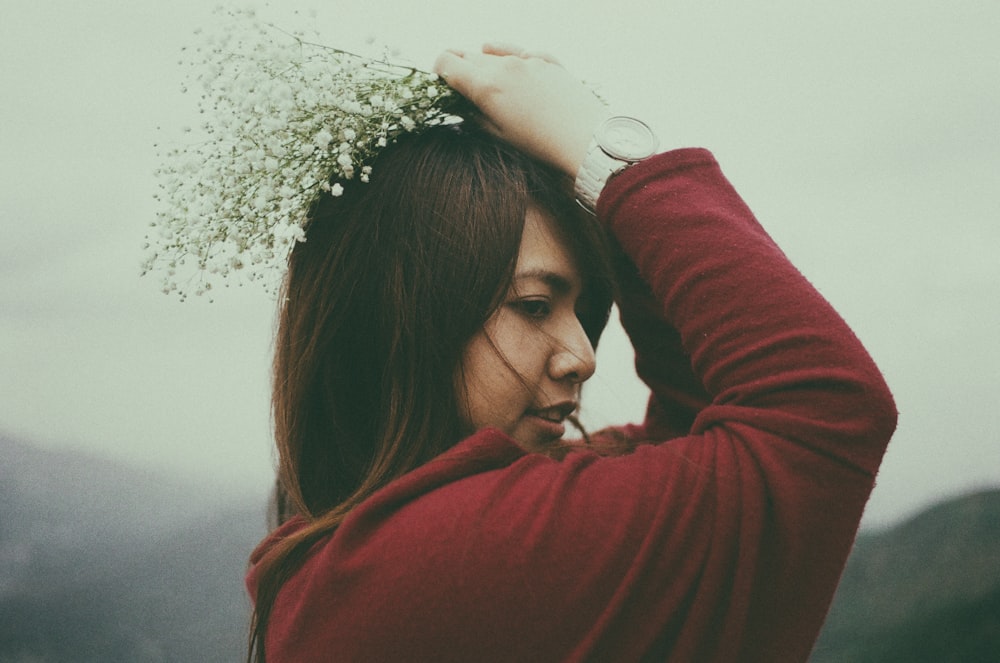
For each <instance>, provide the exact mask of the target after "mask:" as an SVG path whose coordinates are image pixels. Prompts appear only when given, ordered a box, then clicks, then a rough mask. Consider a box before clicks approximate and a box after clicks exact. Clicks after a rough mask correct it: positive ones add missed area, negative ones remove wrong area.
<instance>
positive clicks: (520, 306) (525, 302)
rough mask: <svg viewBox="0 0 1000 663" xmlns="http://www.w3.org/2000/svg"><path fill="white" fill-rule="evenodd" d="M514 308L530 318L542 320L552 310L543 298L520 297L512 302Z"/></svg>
mask: <svg viewBox="0 0 1000 663" xmlns="http://www.w3.org/2000/svg"><path fill="white" fill-rule="evenodd" d="M514 308H516V309H517V310H518V311H520V312H521V313H522V314H523V315H525V316H526V317H528V318H530V319H532V320H544V319H545V318H547V317H548V316H549V313H551V312H552V308H551V307H550V306H549V303H548V302H547V301H545V300H544V299H521V300H518V301H516V302H514Z"/></svg>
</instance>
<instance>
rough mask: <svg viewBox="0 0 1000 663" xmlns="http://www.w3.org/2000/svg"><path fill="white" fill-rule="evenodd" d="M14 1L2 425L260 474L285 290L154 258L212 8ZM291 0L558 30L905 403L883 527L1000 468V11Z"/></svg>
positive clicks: (125, 453) (612, 405)
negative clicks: (236, 284) (159, 188)
mask: <svg viewBox="0 0 1000 663" xmlns="http://www.w3.org/2000/svg"><path fill="white" fill-rule="evenodd" d="M0 6H2V17H3V18H2V21H0V182H2V184H0V430H2V431H6V432H8V433H11V434H15V435H18V436H21V437H24V438H26V439H28V440H33V441H35V442H38V443H39V444H43V445H47V446H73V447H79V448H86V449H89V450H92V451H93V452H95V453H99V454H102V455H107V456H111V457H115V458H119V459H124V460H126V461H128V462H130V463H133V464H137V465H144V466H153V467H158V468H162V469H163V470H164V471H167V472H171V473H183V474H184V475H186V476H189V477H194V478H198V479H204V480H205V481H206V482H209V485H210V486H212V487H213V488H218V489H219V490H220V491H224V492H230V493H231V492H233V491H256V492H259V491H260V490H261V488H262V487H263V486H264V485H266V484H267V483H268V482H269V481H270V479H271V476H272V468H273V460H272V455H271V441H270V429H269V419H268V370H269V366H268V363H269V353H270V343H271V333H272V324H273V310H274V305H273V302H272V301H271V299H270V298H269V296H268V295H267V294H266V293H265V292H263V291H262V290H257V289H255V288H250V287H247V288H243V289H238V288H233V289H230V290H227V291H224V292H221V293H218V294H217V296H216V301H215V303H212V304H209V303H207V302H206V301H200V300H189V301H187V302H185V303H180V302H178V301H177V300H176V299H174V298H171V297H166V296H164V295H161V294H159V292H158V289H157V281H156V280H155V279H149V278H147V279H139V277H138V272H139V267H138V266H139V263H140V261H141V259H142V257H143V252H142V250H141V245H142V241H143V235H144V233H145V231H146V228H147V225H148V222H149V221H150V220H151V219H152V218H153V216H154V213H155V206H154V201H153V200H152V195H153V193H154V192H155V189H156V184H155V181H154V178H153V175H152V172H153V169H154V168H155V167H156V165H157V163H156V158H155V150H154V148H153V143H154V142H156V141H157V140H158V139H160V138H162V135H161V134H159V133H158V132H157V127H163V128H164V131H167V132H169V131H171V130H175V129H177V128H179V127H181V126H184V125H192V124H197V122H198V119H197V117H196V116H195V115H194V111H193V101H192V99H190V98H188V97H187V96H185V95H182V94H181V93H180V83H181V79H182V69H181V67H179V66H178V64H177V60H178V57H179V54H180V49H181V47H182V46H184V45H185V44H189V43H191V33H192V32H193V31H194V30H195V29H196V28H205V29H211V28H212V26H213V19H212V16H211V10H210V6H211V5H210V3H204V2H202V1H201V0H174V1H173V2H152V1H150V0H131V1H127V2H126V1H125V0H119V1H110V0H92V1H90V2H86V3H81V2H71V1H70V0H61V1H58V2H46V1H44V0H0ZM291 7H299V8H302V9H309V8H310V7H316V8H318V9H319V13H318V16H317V18H316V19H315V20H314V24H315V25H316V27H317V28H318V29H319V30H320V31H321V33H322V34H323V39H324V41H325V42H326V43H328V44H330V45H336V46H341V47H347V48H356V47H358V46H360V43H361V41H362V40H363V39H364V38H365V37H366V36H369V35H372V36H375V37H377V38H378V39H379V40H380V41H384V42H385V43H388V44H391V45H393V46H398V47H399V48H401V49H402V51H403V53H404V54H405V55H407V56H408V57H409V58H410V59H412V60H413V61H414V62H415V63H416V64H418V65H420V66H423V67H425V68H429V67H430V66H431V64H432V62H433V59H434V56H435V55H436V54H437V52H438V51H440V50H441V49H442V48H445V47H449V46H458V47H469V48H471V47H476V46H477V45H478V44H480V43H482V42H483V41H486V40H494V39H502V40H507V41H513V42H516V43H520V44H524V45H527V46H530V47H534V48H540V49H544V50H548V51H550V52H552V53H554V54H556V55H558V56H559V57H560V58H561V59H562V60H563V62H564V63H565V64H566V65H567V67H568V68H570V69H571V70H572V71H574V72H575V73H577V74H578V75H580V76H581V77H582V78H584V79H586V80H588V81H590V82H593V83H596V84H599V85H600V87H601V88H602V89H603V90H604V93H605V96H607V97H608V98H610V99H612V100H613V101H615V102H616V105H617V106H618V107H619V108H621V109H623V110H627V111H628V112H630V113H631V114H634V115H638V116H639V117H643V118H646V119H648V120H649V121H650V122H651V123H652V124H654V125H655V126H656V127H657V129H658V132H659V134H660V136H661V139H662V142H663V143H664V145H665V146H677V147H682V146H688V145H700V146H704V147H708V148H710V149H712V150H713V151H714V152H715V154H716V156H717V157H718V158H719V160H720V161H721V163H722V165H723V169H724V170H725V171H726V173H727V174H728V175H729V177H730V179H732V180H733V182H734V183H735V185H736V187H737V188H738V189H739V190H740V192H741V193H742V194H743V196H744V197H745V198H746V200H747V201H748V203H749V204H750V206H751V207H752V208H753V209H754V211H755V212H756V213H757V215H758V217H759V218H760V219H761V221H762V223H763V224H764V225H765V227H767V228H768V230H769V231H770V232H771V233H772V235H773V236H774V237H775V238H776V239H777V240H778V242H779V243H780V244H781V245H782V247H783V248H784V249H785V251H786V253H787V254H788V255H789V256H790V257H791V259H792V261H793V262H795V263H796V265H798V266H799V268H800V269H801V270H802V271H803V272H804V273H805V274H806V275H807V276H808V277H809V278H810V279H811V280H812V281H813V282H814V283H815V284H816V286H817V287H818V288H819V289H820V290H821V291H822V292H823V293H824V295H826V296H827V298H829V299H830V300H831V301H832V302H833V303H834V305H835V306H836V307H837V309H838V310H839V311H840V312H841V313H842V315H843V316H844V317H845V318H846V319H847V321H848V322H849V323H850V324H851V325H852V327H853V328H854V329H855V331H856V332H857V334H858V335H859V336H860V337H861V339H862V340H863V341H864V342H865V344H866V346H867V347H868V348H869V350H870V352H871V353H872V355H873V356H874V357H875V359H876V361H877V362H878V364H879V365H880V366H881V367H882V369H883V371H884V372H885V374H886V376H887V379H888V381H889V384H890V386H891V387H892V388H893V391H894V393H895V395H896V398H897V401H898V405H899V408H900V410H901V413H902V416H901V420H900V427H899V430H898V432H897V434H896V437H895V439H894V442H893V444H892V446H891V447H890V451H889V453H888V456H887V458H886V461H885V464H884V466H883V469H882V472H881V474H880V477H879V484H878V487H877V488H876V491H875V494H874V496H873V498H872V501H871V503H870V505H869V510H868V513H867V514H866V523H867V524H868V525H879V524H886V523H890V522H893V521H895V520H897V519H899V518H900V517H903V516H905V515H908V514H910V513H912V512H913V511H914V510H916V509H918V508H920V507H923V506H926V505H927V504H928V503H930V502H933V501H936V500H938V499H940V498H942V497H947V496H952V495H955V494H959V493H962V492H965V491H968V490H971V489H974V488H977V487H984V486H996V485H1000V403H998V398H1000V348H998V345H1000V258H998V251H1000V46H998V44H1000V39H998V38H997V35H1000V3H997V2H996V1H995V0H982V1H979V2H971V1H970V2H965V1H962V0H953V1H950V2H927V1H926V0H907V1H903V0H891V1H884V2H878V1H875V2H873V1H871V0H838V2H806V1H803V0H776V1H768V2H763V1H761V2H756V3H753V2H730V3H722V2H698V1H696V0H688V1H686V2H674V1H671V0H651V1H647V2H640V1H637V0H633V1H629V0H617V1H616V2H610V1H608V2H600V3H599V2H595V1H594V0H579V1H577V2H566V1H560V2H544V1H541V0H507V1H506V2H491V3H478V2H473V1H471V0H467V1H465V2H456V1H453V0H423V1H421V2H409V1H404V0H393V1H390V2H386V1H382V2H379V1H378V0H366V1H364V2H360V1H358V0H354V1H352V2H343V1H341V0H336V1H329V2H326V3H323V4H314V5H307V4H302V5H296V4H294V3H290V2H289V3H285V2H274V3H271V6H270V7H269V8H268V7H267V6H265V5H259V8H260V10H261V13H262V15H263V16H265V17H273V18H274V20H275V21H277V22H278V23H281V24H287V25H289V27H298V26H299V25H301V24H302V21H303V20H304V19H303V18H302V17H301V16H300V17H295V16H292V14H291V13H290V11H289V8H291ZM630 360H631V357H630V353H629V350H628V347H627V342H626V341H624V340H623V336H622V334H621V333H620V331H614V332H613V333H611V335H610V336H609V337H608V338H607V339H606V340H605V343H604V344H603V347H602V349H601V352H600V354H599V363H600V366H599V373H598V375H597V376H596V377H595V378H594V380H593V383H592V384H591V386H590V387H588V390H587V394H586V398H585V402H584V406H585V408H586V413H585V414H586V415H587V416H586V417H585V420H586V421H589V422H590V426H591V427H593V426H598V425H603V424H606V423H622V422H624V421H625V420H626V419H635V418H638V417H639V416H640V415H641V412H642V410H643V403H644V391H643V389H642V388H641V385H638V384H637V383H636V379H635V377H634V374H632V373H631V367H630ZM0 462H2V459H0ZM110 480H113V478H111V477H109V481H110Z"/></svg>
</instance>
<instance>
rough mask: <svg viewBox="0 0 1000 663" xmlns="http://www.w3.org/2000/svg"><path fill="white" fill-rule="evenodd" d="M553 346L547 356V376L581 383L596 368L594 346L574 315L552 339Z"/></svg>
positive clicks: (560, 380)
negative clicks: (553, 341) (549, 355)
mask: <svg viewBox="0 0 1000 663" xmlns="http://www.w3.org/2000/svg"><path fill="white" fill-rule="evenodd" d="M554 340H555V346H554V349H553V352H552V356H551V357H550V358H549V376H550V377H551V378H552V379H553V380H555V381H557V382H562V381H569V382H572V383H573V384H581V383H583V382H586V381H587V380H589V379H590V377H591V376H592V375H593V374H594V370H595V369H596V368H597V357H596V356H595V355H594V346H593V345H591V343H590V339H589V338H588V337H587V334H586V332H584V330H583V325H581V324H580V321H579V320H577V319H576V318H575V317H574V318H573V319H572V321H571V322H567V324H566V325H565V327H564V328H563V330H562V331H561V333H560V334H559V335H558V336H557V337H556V338H555V339H554Z"/></svg>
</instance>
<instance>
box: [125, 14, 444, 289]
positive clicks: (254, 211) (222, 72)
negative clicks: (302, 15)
mask: <svg viewBox="0 0 1000 663" xmlns="http://www.w3.org/2000/svg"><path fill="white" fill-rule="evenodd" d="M218 12H221V14H223V15H225V16H228V17H229V18H230V19H231V20H232V22H233V24H234V25H232V26H228V27H226V28H224V29H221V30H220V31H219V34H220V35H221V36H219V37H217V38H213V37H212V36H211V35H202V36H201V37H200V41H202V42H203V45H202V46H201V47H200V48H196V49H189V50H187V51H186V54H187V56H188V57H190V58H191V60H190V61H188V62H187V63H184V62H182V64H187V65H188V66H190V67H192V70H191V74H190V76H189V80H188V82H187V83H186V85H185V86H184V88H185V89H187V90H191V93H192V94H196V95H198V97H199V102H198V104H199V107H200V113H199V115H200V117H201V119H200V120H199V122H200V123H202V124H200V126H199V129H200V132H201V133H199V132H195V131H190V134H194V136H193V137H189V138H185V140H190V141H192V142H190V143H189V144H186V145H181V146H180V147H175V148H165V149H164V151H163V152H162V153H161V155H160V156H161V158H162V159H163V165H162V167H161V168H159V169H157V171H156V175H157V178H158V181H159V188H160V192H159V194H158V195H157V196H156V199H157V201H158V203H159V204H160V205H161V206H162V209H161V210H160V211H158V212H157V216H156V220H155V221H154V222H153V224H152V226H153V228H152V230H151V232H150V235H149V236H148V237H147V242H148V249H147V250H148V251H149V253H148V255H147V258H146V259H145V260H144V261H143V264H142V267H143V272H144V273H146V272H148V271H151V270H154V269H160V270H162V272H163V274H164V280H163V290H164V292H168V293H169V292H175V293H178V294H179V295H180V296H181V297H182V298H183V297H185V296H186V293H187V291H188V290H189V289H190V290H192V291H194V292H195V293H202V292H207V291H209V290H210V289H211V288H212V283H211V281H210V280H209V278H210V276H217V277H219V278H225V277H226V276H227V275H229V274H231V273H232V272H234V271H239V272H240V273H241V279H242V278H246V279H247V280H250V281H260V282H264V283H266V284H267V285H268V286H269V287H270V288H271V289H272V290H273V289H274V288H276V287H277V284H278V283H279V281H280V276H279V274H280V271H281V270H283V268H284V265H285V263H286V258H287V255H288V251H290V250H291V247H292V246H293V245H294V244H295V243H296V242H298V241H304V240H305V232H304V229H305V227H306V224H307V222H308V218H307V215H308V211H309V208H310V206H311V204H312V201H313V200H314V199H315V197H316V196H317V195H320V194H322V195H330V196H340V195H343V193H344V186H345V184H346V183H347V182H348V181H351V182H358V180H354V179H353V176H354V174H355V172H360V177H359V178H358V179H359V180H360V183H358V184H353V183H352V184H350V185H349V186H363V183H364V182H368V181H369V179H370V176H371V163H372V161H373V160H374V158H375V156H376V154H377V153H378V150H379V149H381V148H383V147H385V146H387V145H388V144H390V143H392V142H393V141H395V140H396V138H398V137H399V136H400V135H401V134H402V133H404V132H407V131H415V130H418V129H421V128H424V127H429V126H433V125H436V124H443V123H451V122H454V121H456V118H455V116H454V115H453V114H452V112H453V111H452V110H451V109H452V108H457V107H458V106H456V104H460V103H461V101H462V100H461V98H460V97H458V96H457V95H455V94H454V93H453V92H452V91H451V89H450V88H448V87H447V86H442V85H440V83H439V82H438V81H439V79H438V78H437V77H436V76H434V75H433V74H429V73H425V72H421V71H417V70H414V69H410V68H406V67H398V66H395V65H392V64H390V63H387V62H380V61H374V60H370V59H365V58H362V57H359V56H356V55H352V54H350V53H346V52H344V51H339V50H337V49H332V48H327V47H324V46H319V45H317V44H315V43H313V42H312V41H307V40H306V39H305V38H304V37H302V36H301V35H290V34H288V33H287V32H283V31H281V30H278V29H275V28H273V26H268V25H264V24H262V23H261V22H260V21H259V20H258V19H257V18H256V17H255V16H254V14H253V12H251V11H228V12H227V11H226V10H224V9H223V10H218ZM199 58H202V59H201V60H199ZM190 134H184V135H185V136H189V135H190ZM195 141H196V142H195ZM335 141H337V142H336V143H335ZM185 270H189V271H190V270H196V271H195V272H194V274H190V273H185ZM272 274H273V278H272V276H271V275H272ZM181 283H183V284H185V286H184V287H182V286H181ZM188 285H190V288H188V287H187V286H188Z"/></svg>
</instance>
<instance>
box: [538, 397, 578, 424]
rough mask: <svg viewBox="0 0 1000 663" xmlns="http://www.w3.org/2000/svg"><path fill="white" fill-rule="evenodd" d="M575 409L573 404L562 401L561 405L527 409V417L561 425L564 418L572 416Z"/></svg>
mask: <svg viewBox="0 0 1000 663" xmlns="http://www.w3.org/2000/svg"><path fill="white" fill-rule="evenodd" d="M575 409H576V403H575V402H573V401H563V402H561V403H556V404H555V405H549V406H546V407H542V408H532V409H529V410H528V415H530V416H532V417H538V418H539V419H544V420H545V421H551V422H552V423H556V424H561V423H562V422H563V420H564V419H565V418H566V417H568V416H569V415H571V414H573V411H574V410H575Z"/></svg>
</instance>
